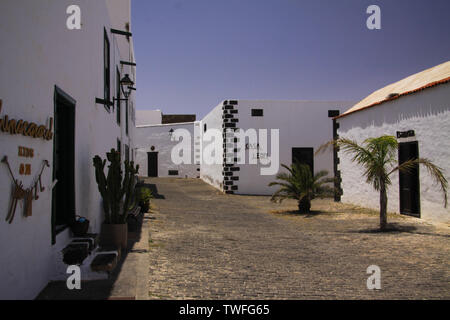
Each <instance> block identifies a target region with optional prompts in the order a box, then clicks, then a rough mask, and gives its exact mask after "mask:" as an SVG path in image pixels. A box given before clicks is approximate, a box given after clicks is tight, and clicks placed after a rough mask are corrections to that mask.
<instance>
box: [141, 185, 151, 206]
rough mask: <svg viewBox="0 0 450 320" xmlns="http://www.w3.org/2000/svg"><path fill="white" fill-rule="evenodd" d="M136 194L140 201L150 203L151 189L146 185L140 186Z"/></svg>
mask: <svg viewBox="0 0 450 320" xmlns="http://www.w3.org/2000/svg"><path fill="white" fill-rule="evenodd" d="M138 195H139V196H138V200H139V202H140V203H150V199H152V198H153V195H152V191H151V190H150V189H149V188H146V187H141V188H140V189H139V193H138Z"/></svg>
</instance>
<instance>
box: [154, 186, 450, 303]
mask: <svg viewBox="0 0 450 320" xmlns="http://www.w3.org/2000/svg"><path fill="white" fill-rule="evenodd" d="M147 183H150V184H154V185H155V186H156V188H157V191H158V196H157V199H154V200H153V203H152V205H153V206H154V207H155V210H153V211H152V213H151V220H150V235H149V244H150V252H149V259H150V270H149V298H150V299H433V298H435V299H449V298H450V266H449V261H450V260H449V258H450V232H449V228H448V226H440V227H436V226H433V225H430V224H427V223H425V222H423V221H422V220H418V219H414V218H409V217H403V216H398V217H395V218H393V217H391V216H390V217H389V222H390V223H392V225H394V226H396V227H397V228H398V231H392V232H387V233H379V232H376V229H377V227H378V221H379V220H378V216H377V214H376V213H373V212H369V211H368V210H361V209H358V208H355V207H352V206H348V205H344V204H336V203H334V202H333V201H331V200H314V201H313V205H312V210H313V212H312V214H310V215H295V214H293V213H292V212H290V210H293V209H295V206H296V203H295V202H293V201H288V202H286V203H283V205H278V204H273V203H271V202H270V201H269V197H263V196H253V197H251V196H237V195H224V194H222V193H220V192H219V191H217V190H216V189H214V188H213V187H211V186H209V185H207V184H206V183H204V182H203V181H201V180H199V179H197V180H194V179H154V178H151V179H148V180H147ZM366 211H367V212H366ZM372 264H375V265H378V266H379V267H380V268H381V285H382V289H381V290H374V291H371V290H368V289H367V287H366V281H367V277H368V276H369V275H367V274H366V269H367V267H368V266H370V265H372Z"/></svg>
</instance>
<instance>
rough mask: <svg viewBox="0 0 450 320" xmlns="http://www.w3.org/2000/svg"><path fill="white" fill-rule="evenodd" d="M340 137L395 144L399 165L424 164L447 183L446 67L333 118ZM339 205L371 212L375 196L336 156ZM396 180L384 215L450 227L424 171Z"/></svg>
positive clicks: (345, 159) (449, 95) (449, 110)
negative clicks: (432, 165) (419, 160)
mask: <svg viewBox="0 0 450 320" xmlns="http://www.w3.org/2000/svg"><path fill="white" fill-rule="evenodd" d="M336 121H337V122H338V124H339V130H338V134H339V136H340V137H345V138H349V139H352V140H356V141H357V142H359V143H361V142H362V141H364V140H365V139H367V138H370V137H379V136H382V135H392V136H396V137H397V138H398V142H399V143H400V145H399V161H400V162H403V161H405V160H407V159H409V158H412V157H417V156H418V157H421V158H427V159H429V160H431V161H433V162H434V163H435V164H436V165H438V166H439V167H441V168H442V169H444V174H445V176H446V178H447V180H450V176H449V174H450V162H449V159H450V140H449V137H450V61H449V62H446V63H443V64H441V65H438V66H435V67H433V68H430V69H428V70H425V71H422V72H419V73H417V74H414V75H412V76H409V77H407V78H405V79H403V80H400V81H398V82H396V83H393V84H390V85H388V86H386V87H384V88H382V89H380V90H378V91H375V92H374V93H372V94H371V95H369V96H368V97H366V98H365V99H363V100H362V101H360V102H359V103H357V104H356V105H354V106H353V107H352V108H351V109H349V110H348V111H346V112H345V113H344V114H342V115H340V116H339V117H337V118H336ZM339 159H340V163H339V170H340V174H341V178H342V186H341V187H342V189H343V196H342V201H344V202H349V203H354V204H357V205H361V206H364V207H370V208H374V209H378V208H379V194H378V193H377V192H375V191H374V190H373V189H372V186H371V185H369V184H365V183H362V180H361V179H362V170H361V168H359V167H358V165H356V164H355V163H353V162H352V161H351V159H350V157H349V155H346V154H344V153H342V152H339ZM400 177H401V178H400V181H401V183H400V181H399V175H398V174H396V175H395V176H393V177H392V185H391V187H390V188H389V190H388V211H389V212H396V213H402V214H407V215H412V216H415V217H421V218H424V219H429V220H434V221H441V222H449V221H450V208H444V206H443V199H442V192H441V191H440V189H439V187H437V186H436V185H435V184H434V183H433V180H432V179H431V177H430V175H429V174H428V173H427V172H426V169H424V168H420V167H419V169H418V170H417V171H415V172H414V173H413V174H411V175H407V174H400Z"/></svg>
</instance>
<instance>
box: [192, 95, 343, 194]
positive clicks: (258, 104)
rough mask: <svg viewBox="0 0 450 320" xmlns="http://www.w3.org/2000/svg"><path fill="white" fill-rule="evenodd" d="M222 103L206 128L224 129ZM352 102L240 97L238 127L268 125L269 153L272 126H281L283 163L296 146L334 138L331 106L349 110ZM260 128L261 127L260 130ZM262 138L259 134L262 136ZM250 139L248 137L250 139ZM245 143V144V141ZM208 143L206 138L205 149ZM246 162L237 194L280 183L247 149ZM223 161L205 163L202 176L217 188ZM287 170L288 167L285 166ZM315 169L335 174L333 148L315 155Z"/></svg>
mask: <svg viewBox="0 0 450 320" xmlns="http://www.w3.org/2000/svg"><path fill="white" fill-rule="evenodd" d="M222 105H223V104H222V103H221V104H219V106H217V107H215V108H214V109H213V110H212V111H211V112H210V113H209V114H208V115H207V116H206V117H205V118H204V119H203V120H202V128H204V125H205V124H206V125H207V129H211V128H216V129H217V128H219V129H220V130H222V123H223V119H222V114H223V111H222ZM351 105H352V102H349V101H277V100H273V101H271V100H238V105H237V106H235V109H236V110H238V113H237V114H235V117H236V118H237V119H239V122H237V127H238V128H240V129H243V130H248V129H251V128H253V129H256V130H259V129H267V135H266V137H267V142H268V153H269V156H270V155H271V153H272V146H271V133H270V132H271V131H270V130H271V129H279V142H280V143H279V145H280V148H279V166H278V170H277V172H278V171H279V170H280V168H281V164H286V165H288V166H290V165H291V162H292V148H296V147H298V148H301V147H305V148H309V147H311V148H314V151H316V150H317V148H318V147H319V146H320V145H322V144H323V143H325V142H327V141H330V140H332V138H333V131H332V120H331V119H330V118H329V117H328V110H340V111H343V110H346V109H347V108H348V107H349V106H351ZM251 109H263V112H264V115H263V117H253V116H252V115H251ZM258 132H259V131H258ZM258 139H259V138H258ZM246 142H248V140H247V141H246ZM244 145H245V144H244ZM206 146H207V143H205V142H203V150H204V149H205V147H206ZM245 157H246V160H245V164H238V165H237V166H238V167H239V168H240V171H239V172H235V173H234V175H237V176H239V181H236V182H235V185H237V186H238V190H236V191H235V193H236V194H256V195H268V194H272V193H273V192H274V191H275V190H276V187H269V186H268V184H269V183H270V182H272V181H274V180H275V176H276V173H275V174H272V175H262V174H261V168H262V167H268V166H265V165H262V164H260V163H258V164H250V163H249V151H248V150H246V151H245ZM222 168H223V167H222V165H217V164H214V165H206V164H205V163H202V166H201V178H202V179H203V180H205V181H206V182H208V183H211V184H212V185H213V186H215V187H217V188H222V182H223V174H222ZM283 170H284V169H283ZM314 170H315V172H318V171H320V170H328V172H329V175H330V177H331V176H333V157H332V152H331V151H329V152H325V153H322V154H318V155H316V156H315V157H314Z"/></svg>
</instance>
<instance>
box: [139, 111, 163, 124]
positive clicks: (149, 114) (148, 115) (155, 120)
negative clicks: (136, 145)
mask: <svg viewBox="0 0 450 320" xmlns="http://www.w3.org/2000/svg"><path fill="white" fill-rule="evenodd" d="M152 124H162V112H161V110H136V126H147V125H152Z"/></svg>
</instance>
